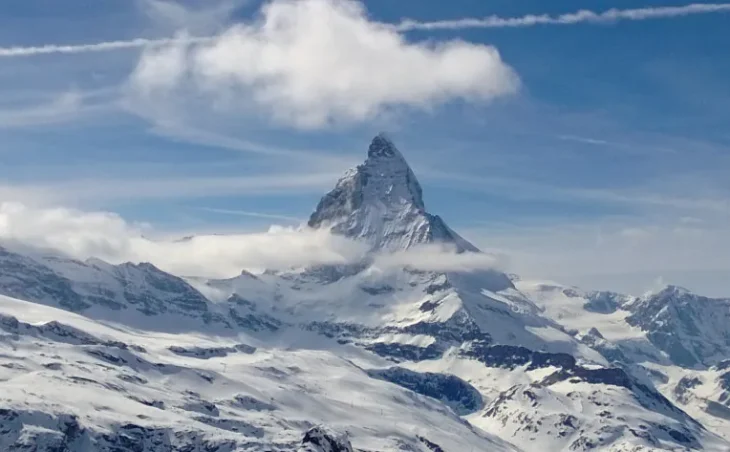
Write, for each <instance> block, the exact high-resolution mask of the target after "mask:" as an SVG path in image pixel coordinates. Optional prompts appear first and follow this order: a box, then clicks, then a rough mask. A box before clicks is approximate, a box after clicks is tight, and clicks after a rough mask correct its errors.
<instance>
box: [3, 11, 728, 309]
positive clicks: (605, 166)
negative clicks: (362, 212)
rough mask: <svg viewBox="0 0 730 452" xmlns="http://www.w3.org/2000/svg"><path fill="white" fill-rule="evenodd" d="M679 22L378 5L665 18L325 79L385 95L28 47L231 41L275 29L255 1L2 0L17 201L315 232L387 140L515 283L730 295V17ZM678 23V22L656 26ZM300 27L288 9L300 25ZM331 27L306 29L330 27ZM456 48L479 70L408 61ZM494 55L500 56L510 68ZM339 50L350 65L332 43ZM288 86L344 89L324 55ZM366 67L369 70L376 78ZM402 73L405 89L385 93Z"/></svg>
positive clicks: (216, 58) (127, 52) (170, 222)
mask: <svg viewBox="0 0 730 452" xmlns="http://www.w3.org/2000/svg"><path fill="white" fill-rule="evenodd" d="M312 1H314V2H315V3H317V2H318V0H312ZM274 3H275V4H277V3H278V4H281V5H285V4H287V3H288V2H284V1H278V2H276V1H275V2H274ZM319 3H321V5H320V6H322V5H325V6H326V5H330V6H332V5H337V4H340V6H341V4H344V3H345V2H337V1H334V0H333V1H323V0H322V1H319ZM347 4H348V5H349V6H352V5H354V4H355V3H354V2H353V1H350V2H347ZM683 5H685V3H683V2H679V1H670V0H667V1H664V2H658V1H644V2H641V3H640V4H637V3H636V2H635V1H634V2H629V1H595V2H591V4H590V5H586V4H585V2H578V1H556V2H549V3H545V2H538V1H518V2H515V1H506V0H493V1H489V2H486V1H476V0H453V1H450V2H422V1H415V0H404V1H398V2H393V1H390V0H370V1H367V2H365V4H364V5H362V4H361V6H360V8H361V11H360V14H361V17H360V19H361V20H362V21H363V22H364V23H366V24H371V25H372V24H376V25H372V26H381V25H382V24H383V23H385V24H398V23H401V21H402V20H404V19H412V20H415V21H418V22H434V21H444V20H458V19H462V18H477V19H478V18H484V17H486V16H492V15H494V16H498V17H500V18H514V17H517V18H519V17H524V16H526V15H540V14H548V15H551V16H558V15H561V14H566V13H574V12H576V11H578V10H580V9H585V8H588V9H590V10H591V11H594V12H596V13H601V12H603V11H606V10H609V9H612V8H615V9H617V10H627V9H633V10H636V9H637V8H646V10H644V13H641V14H644V15H648V16H650V17H644V20H614V21H603V22H601V21H596V20H588V21H577V22H575V23H567V24H542V25H534V26H523V27H499V28H470V27H464V26H459V25H458V24H456V25H454V26H452V27H447V28H448V29H425V30H423V29H421V30H410V31H399V32H396V31H392V33H393V34H394V35H395V36H399V38H400V39H401V40H402V41H401V42H400V43H398V44H397V48H396V47H394V48H389V50H388V52H390V53H388V54H387V55H390V56H386V53H385V51H384V53H383V55H384V57H383V59H382V60H381V59H379V58H378V57H377V53H376V54H375V56H373V55H368V56H363V57H362V58H360V56H359V55H357V54H356V52H357V51H358V48H357V47H355V48H353V50H352V57H353V59H352V60H348V61H352V62H355V63H357V62H358V61H364V60H366V59H367V58H370V59H368V60H367V65H365V66H363V65H362V64H360V66H355V67H349V66H348V64H349V63H348V62H344V63H342V62H333V63H332V64H334V65H335V66H333V67H334V68H335V69H337V71H338V72H337V74H343V75H342V76H341V77H340V76H332V80H330V81H329V82H328V83H326V84H325V85H327V84H330V85H336V84H337V83H338V81H341V80H345V81H346V80H347V77H349V76H352V77H354V78H353V80H355V81H356V82H358V83H363V85H362V86H361V87H360V88H362V87H364V88H368V89H358V90H353V89H346V88H343V90H342V91H341V92H340V91H329V87H328V86H322V84H321V83H319V82H312V83H314V84H311V83H310V84H309V85H307V84H302V83H299V82H297V81H295V82H287V83H286V84H281V83H279V82H272V81H271V79H270V78H266V77H269V74H268V73H266V68H258V69H257V71H258V72H255V73H254V72H251V71H253V69H250V68H248V66H245V65H244V66H243V67H238V66H237V67H236V68H233V69H232V68H230V67H228V66H227V65H229V66H230V65H231V64H234V63H235V62H236V61H237V58H240V54H239V53H236V52H238V51H239V50H240V49H238V48H237V47H236V45H238V44H241V42H240V41H236V40H235V39H230V40H228V41H225V42H223V43H222V44H225V45H226V47H225V48H224V47H222V44H221V41H216V42H217V43H218V44H221V47H219V50H220V49H223V50H221V51H220V52H218V53H216V54H212V53H209V54H207V55H206V58H207V59H205V60H201V61H203V63H201V62H198V63H196V64H197V66H196V67H195V68H193V69H190V68H189V67H188V68H187V69H185V71H186V73H185V74H184V77H185V79H184V80H183V81H180V82H171V80H172V79H174V78H175V77H177V75H179V72H180V71H179V68H176V66H175V65H176V64H178V63H179V62H180V61H179V58H178V59H175V58H176V56H175V55H173V53H174V50H175V49H172V50H170V49H168V48H167V47H164V46H163V47H159V46H157V47H152V48H143V47H133V48H126V49H117V50H106V51H94V52H91V51H78V52H75V53H67V52H61V51H49V52H48V53H44V54H35V53H34V52H33V51H32V49H31V48H33V47H37V46H43V45H56V46H65V45H67V46H84V45H94V44H98V43H104V42H111V41H124V42H126V41H130V40H133V39H139V38H144V39H149V40H156V39H162V38H169V37H173V36H176V35H178V34H179V33H181V32H183V31H184V32H186V33H187V35H188V36H190V35H193V36H217V35H219V34H220V33H224V36H229V35H225V33H226V32H230V29H231V27H234V29H235V27H239V30H240V27H249V28H246V29H250V27H254V25H252V24H253V23H257V22H256V21H258V23H260V22H261V21H263V20H265V19H262V14H264V13H262V12H261V9H260V8H261V3H260V2H253V1H237V2H234V1H222V2H203V1H185V2H183V1H181V2H163V1H156V0H136V1H124V2H122V1H112V0H104V1H98V2H91V3H89V2H85V1H80V0H68V1H65V2H57V1H52V0H29V1H22V2H21V1H9V2H2V4H0V55H1V56H0V137H2V143H3V146H2V149H1V150H0V175H1V179H0V197H1V198H2V199H0V200H2V201H20V202H23V203H26V204H33V205H36V204H37V205H42V206H43V205H48V206H50V205H64V206H71V207H75V208H79V209H82V210H88V211H95V210H104V211H112V212H117V213H119V214H120V215H121V216H123V217H124V218H125V219H126V220H128V221H130V222H146V223H151V224H153V225H154V227H155V228H156V229H159V230H162V231H171V232H175V233H178V232H179V233H180V234H183V233H186V234H187V233H192V232H212V231H220V232H228V231H257V230H262V229H265V228H266V227H268V225H270V224H272V223H277V224H296V222H297V219H305V218H306V217H307V216H308V215H309V213H310V212H311V210H312V209H313V207H314V206H315V205H316V202H317V201H318V199H319V197H320V196H321V195H322V194H323V193H324V192H325V191H327V189H328V188H329V187H330V186H332V185H333V184H334V182H335V181H336V179H337V177H338V175H339V174H340V173H341V172H342V171H343V170H345V169H346V168H348V167H349V166H352V165H354V164H357V163H358V162H359V161H360V160H362V159H363V157H364V154H365V149H366V147H367V144H368V142H369V140H370V139H371V137H372V136H373V135H374V134H375V133H377V132H379V131H381V130H384V131H387V132H388V133H389V134H390V135H391V136H392V137H393V138H394V140H395V141H396V143H397V145H398V146H399V148H400V149H401V150H402V152H403V153H404V154H405V156H406V158H407V159H408V160H409V162H410V163H411V164H412V166H413V167H414V170H415V171H416V173H417V175H418V176H419V179H420V180H421V183H422V185H423V186H424V191H425V198H426V203H427V205H428V207H429V210H431V211H432V212H434V213H438V214H440V215H441V216H443V217H444V218H446V219H447V221H448V222H449V223H450V225H451V226H452V227H453V228H455V229H457V230H459V231H461V232H463V233H464V235H466V236H467V237H468V238H470V239H472V240H473V241H475V242H476V243H478V244H479V245H480V246H481V247H483V248H485V249H490V250H496V251H499V252H503V253H505V254H506V255H507V256H508V257H509V260H510V262H511V269H512V270H514V271H516V272H519V273H524V274H526V275H528V276H529V277H546V278H553V279H559V280H561V281H565V282H568V283H575V284H582V285H586V286H588V287H596V288H608V287H610V288H615V289H617V290H628V291H634V292H636V291H640V290H644V289H648V288H650V287H652V285H654V284H658V283H662V282H666V283H669V282H672V283H677V284H680V285H686V286H689V287H690V288H692V289H695V290H698V291H700V292H705V293H710V294H726V295H728V294H730V283H728V282H727V281H728V280H730V278H728V275H729V274H730V259H728V258H727V256H728V254H730V232H729V231H730V228H729V226H730V221H729V220H730V197H729V195H730V182H728V181H730V177H728V176H730V174H729V173H730V152H729V151H730V131H729V129H728V127H727V124H728V123H730V84H729V83H727V80H728V74H730V53H729V51H728V50H727V43H728V42H730V26H728V25H730V7H728V6H727V5H725V6H724V7H723V8H725V9H724V10H723V9H718V10H714V11H709V10H708V11H703V12H702V13H696V14H689V13H687V12H686V11H684V10H682V9H681V7H682V6H683ZM716 5H717V4H716ZM668 7H680V8H678V9H675V10H674V12H670V13H667V14H666V16H671V17H651V14H652V13H651V12H652V11H661V10H665V11H666V10H667V9H666V8H668ZM297 11H299V10H295V9H285V8H282V11H280V12H281V14H282V15H283V16H285V17H286V18H287V20H295V19H296V17H291V15H295V16H296V14H299V13H298V12H297ZM312 11H314V10H312ZM312 11H310V12H309V13H310V14H313V15H312V16H311V17H310V16H306V17H305V18H306V19H308V20H311V22H317V21H319V20H324V19H322V17H323V15H321V14H314V13H312ZM317 11H319V10H317ZM323 11H324V10H323ZM326 11H329V10H326ZM647 11H648V13H647ZM287 14H288V15H287ZM302 14H307V12H306V11H304V12H302ZM328 14H329V13H328ZM353 14H355V15H357V13H353ZM327 17H329V16H327ZM315 25H316V26H318V27H320V29H321V28H322V27H327V26H328V25H331V23H330V22H327V21H323V22H322V23H321V24H316V23H315ZM425 28H428V27H425ZM367 30H369V29H365V31H367ZM249 31H250V30H249ZM340 32H342V31H336V30H335V31H333V35H332V36H337V34H336V33H340ZM267 36H269V35H266V34H265V33H261V34H260V35H258V38H260V39H263V38H267ZM455 40H458V41H459V42H462V44H463V45H464V46H465V47H464V48H465V49H468V50H470V51H474V52H476V53H474V56H473V57H470V56H469V55H467V56H463V55H462V56H459V55H451V56H450V57H449V58H452V57H453V60H449V61H450V62H451V63H452V64H449V65H447V66H448V67H447V68H442V69H441V71H442V73H438V71H437V70H436V69H434V73H433V74H429V73H428V72H429V71H430V66H428V65H426V66H423V65H422V64H426V63H419V62H418V61H420V60H417V59H413V61H411V60H410V59H409V57H407V55H409V54H408V53H407V52H408V49H410V48H411V47H410V46H415V45H420V46H423V47H424V48H427V49H430V50H427V51H424V52H425V53H424V55H426V56H427V57H428V58H431V59H430V60H424V61H426V62H428V61H432V62H433V64H434V65H435V64H437V63H438V62H439V61H442V60H439V58H442V57H443V59H444V60H445V58H446V57H445V56H444V55H441V56H434V55H435V54H434V53H433V52H436V51H435V50H433V49H435V48H438V47H439V46H440V45H443V44H444V43H448V42H454V41H455ZM348 42H349V41H348V40H347V39H345V37H343V39H342V43H343V44H342V45H343V46H344V45H345V44H346V43H348ZM424 43H427V44H424ZM187 45H192V46H194V45H195V44H186V46H187ZM316 45H317V44H316V43H314V44H312V46H309V47H306V48H305V50H308V51H311V50H312V49H315V51H316V49H317V48H316ZM324 45H325V46H328V45H329V44H324ZM428 46H430V47H428ZM484 46H493V48H496V49H497V50H498V51H499V55H500V57H499V59H498V60H497V62H498V63H499V64H496V63H495V59H494V58H493V56H489V55H487V53H486V51H485V50H484V49H485V48H486V47H484ZM168 47H169V46H168ZM173 47H175V48H179V47H180V46H179V45H177V44H176V45H174V46H173ZM10 48H19V51H18V52H16V54H15V55H13V54H12V52H10V51H9V49H10ZM1 49H5V50H6V52H3V51H2V50H1ZM24 49H25V50H24ZM185 49H188V47H185ZM178 50H179V49H178ZM188 50H189V49H188ZM188 50H185V51H186V52H187V51H188ZM259 50H260V49H259ZM294 50H299V49H298V48H295V49H294ZM331 50H340V49H331V48H329V47H326V48H323V49H322V51H323V52H326V51H331ZM165 52H167V53H165ZM221 52H223V53H221ZM348 52H349V50H348ZM404 52H405V53H404ZM429 52H431V53H429ZM18 53H19V54H18ZM296 54H298V55H300V56H301V52H296ZM186 55H187V54H186ZM177 57H179V55H177ZM165 58H168V59H167V60H165ZM424 58H425V57H424ZM479 58H482V59H483V62H484V65H483V66H479V65H477V64H476V63H474V61H476V60H478V59H479ZM490 58H491V59H490ZM232 61H233V62H234V63H231V62H232ZM492 63H494V64H495V65H496V67H497V68H496V69H494V70H492V69H493V68H492V66H489V67H487V65H488V64H492ZM145 64H148V66H149V67H152V68H153V69H154V78H149V77H147V75H148V74H147V75H145V74H146V73H144V68H145V67H147V66H144V65H145ZM186 64H187V63H186ZM407 64H411V66H408V65H407ZM419 64H421V66H419ZM401 66H402V67H401ZM210 67H213V68H214V69H213V70H209V69H210ZM423 67H428V68H429V70H426V71H424V70H422V68H423ZM414 68H415V69H414ZM419 68H420V69H419ZM454 68H456V69H454ZM490 68H492V69H490ZM500 68H501V69H504V68H506V69H505V70H510V71H512V72H511V75H510V74H507V73H504V72H499V71H500V70H501V69H500ZM285 70H286V71H288V72H286V75H287V76H291V75H294V76H295V77H302V78H303V79H305V80H306V79H307V77H310V76H312V77H318V80H322V79H325V80H326V78H327V77H328V74H319V73H314V74H313V73H312V71H313V70H316V68H314V69H313V68H312V67H310V66H307V65H306V62H304V63H302V64H301V65H299V66H296V67H289V66H287V67H286V69H285ZM211 71H212V72H211ZM216 71H217V72H216ZM236 71H238V72H236ZM241 71H243V72H241ZM297 71H299V72H297ZM453 71H456V72H457V73H456V74H455V73H453ZM460 71H461V72H463V73H465V74H467V75H463V74H462V73H459V72H460ZM470 71H471V72H470ZM354 72H357V73H363V72H369V73H370V75H368V76H367V77H366V79H365V81H363V79H362V78H361V77H360V76H359V75H357V74H355V75H352V73H354ZM232 73H235V76H236V77H249V78H251V77H254V78H255V80H256V82H255V83H253V84H252V83H248V82H246V83H244V84H243V85H242V86H236V87H234V88H230V87H229V86H228V85H230V84H235V83H239V82H238V81H235V80H240V79H235V80H234V81H233V82H232V81H231V80H233V79H232V78H231V74H232ZM470 73H473V76H471V77H468V74H470ZM211 74H213V75H211ZM221 74H223V75H225V77H224V76H223V75H221ZM348 74H350V75H348ZM383 74H388V77H391V79H390V81H391V82H392V84H396V83H403V87H404V88H403V90H402V91H403V92H398V91H397V90H396V91H394V90H393V89H389V88H387V87H383V86H381V84H377V83H375V82H373V84H372V85H370V84H369V83H370V82H369V79H372V80H377V79H378V77H379V76H383ZM439 74H441V75H439ZM401 76H402V77H404V80H400V81H398V80H396V79H395V77H401ZM226 77H227V78H226ZM409 77H412V83H410V82H409V80H408V78H409ZM201 80H202V82H201ZM247 80H248V79H247ZM343 83H344V82H343ZM223 85H225V87H223ZM262 86H265V88H266V89H264V88H262ZM398 86H400V85H398ZM272 87H273V88H275V89H277V90H278V91H277V92H275V93H272V92H271V90H272V89H273V88H272ZM311 88H315V89H314V90H312V89H311ZM308 91H312V92H311V93H310V92H308ZM332 92H334V93H336V95H335V96H334V97H335V98H332V96H329V97H328V96H327V93H332ZM321 93H325V94H324V95H323V96H322V98H321V99H320V98H316V97H314V96H315V95H318V94H321ZM310 94H311V96H310ZM287 96H289V97H287ZM292 96H300V98H301V99H299V100H298V101H296V102H294V101H292V100H291V97H292ZM347 96H352V100H350V99H349V98H348V97H347ZM262 99H264V100H262ZM312 107H314V108H312ZM360 107H362V109H360ZM320 114H321V115H323V116H322V117H321V118H320V116H318V115H320Z"/></svg>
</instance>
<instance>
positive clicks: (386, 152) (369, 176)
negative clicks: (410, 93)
mask: <svg viewBox="0 0 730 452" xmlns="http://www.w3.org/2000/svg"><path fill="white" fill-rule="evenodd" d="M309 226H310V227H313V228H322V227H325V228H331V230H332V232H333V233H336V234H342V235H345V236H347V237H350V238H353V239H359V240H364V241H367V242H369V243H370V244H371V245H372V246H373V248H374V249H385V250H391V251H395V250H403V249H408V248H411V247H413V246H415V245H420V244H425V243H445V244H448V245H451V246H454V247H455V248H456V250H457V251H459V252H463V251H478V249H477V248H476V247H475V246H474V245H472V244H471V243H469V242H468V241H466V240H465V239H463V238H462V237H460V236H459V235H458V234H457V233H456V232H454V231H453V230H451V228H449V227H448V226H447V225H446V223H444V221H443V220H442V219H441V218H440V217H439V216H437V215H431V214H430V213H428V212H427V211H426V205H425V203H424V201H423V191H422V189H421V185H420V184H419V183H418V179H417V178H416V175H415V174H414V173H413V170H411V167H410V166H409V165H408V162H406V160H405V158H404V157H403V155H402V154H401V153H400V151H398V149H397V148H396V146H395V144H393V142H392V141H391V140H390V139H389V138H388V137H387V136H386V135H385V134H383V133H381V134H379V135H378V136H376V137H375V138H373V141H372V142H371V143H370V147H369V148H368V157H367V159H366V160H365V162H364V163H363V164H361V165H358V166H357V167H355V168H352V169H350V170H348V171H347V172H346V173H345V175H344V176H343V177H342V178H341V179H340V180H339V181H338V182H337V185H336V186H335V188H334V189H333V190H332V191H330V192H329V193H327V194H326V195H325V196H324V197H323V198H322V200H321V201H320V202H319V205H318V206H317V209H316V210H315V212H314V213H313V214H312V216H311V217H310V219H309Z"/></svg>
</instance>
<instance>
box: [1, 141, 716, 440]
mask: <svg viewBox="0 0 730 452" xmlns="http://www.w3.org/2000/svg"><path fill="white" fill-rule="evenodd" d="M309 226H310V227H313V228H327V229H329V230H331V231H332V233H334V234H340V235H344V236H345V237H347V238H350V239H354V240H361V241H363V242H364V243H366V244H368V245H369V246H370V250H371V252H370V253H369V254H367V255H366V256H363V257H362V259H360V260H358V261H357V262H350V263H348V264H346V265H339V266H319V267H311V268H304V269H292V270H290V271H266V272H263V273H261V274H257V275H253V274H251V273H248V272H242V274H241V275H240V276H238V277H236V278H232V279H226V280H206V279H203V278H195V277H188V278H185V279H181V278H179V277H177V276H173V275H170V274H167V273H165V272H163V271H161V270H159V269H157V268H156V267H154V266H152V265H150V264H138V265H132V264H123V265H118V266H115V265H109V264H106V263H104V262H100V261H98V260H95V259H92V260H89V261H86V262H79V261H75V260H73V259H68V258H60V257H58V256H49V255H45V254H34V253H24V252H22V251H17V252H12V251H9V250H7V249H3V248H0V294H1V295H0V400H1V401H2V404H1V405H0V450H12V451H70V452H76V451H95V450H100V451H110V452H111V451H114V452H127V451H130V452H131V451H134V452H151V451H158V450H162V451H187V452H193V451H219V452H224V451H293V450H299V451H308V452H330V451H332V452H336V451H338V452H349V451H350V450H353V451H359V452H390V451H410V452H461V451H472V450H473V451H500V450H525V451H531V450H537V449H539V450H542V451H544V452H550V451H586V450H609V451H658V450H677V451H685V450H710V451H727V450H730V444H729V443H728V442H726V441H725V440H723V439H722V438H721V437H720V436H718V435H717V434H716V433H722V432H721V430H722V429H723V428H725V427H724V425H725V424H723V423H722V422H724V421H721V420H717V419H719V418H718V417H717V413H723V412H724V411H722V410H721V409H720V408H719V407H718V406H717V404H726V403H725V402H727V400H728V397H727V388H726V387H725V386H724V385H725V384H726V378H725V374H724V373H723V370H724V366H725V364H724V363H723V362H720V361H718V360H719V359H721V358H722V357H723V355H724V354H725V353H726V349H725V348H724V344H725V343H724V342H723V338H727V337H730V330H728V329H727V328H725V327H724V326H723V322H722V321H718V320H717V319H718V318H719V319H722V318H723V317H721V316H722V315H723V313H724V311H723V309H724V306H725V305H724V304H722V303H720V304H717V303H715V301H713V300H706V299H702V300H699V302H697V303H700V304H697V303H695V298H693V297H691V296H689V295H688V294H685V293H679V292H677V293H674V292H666V293H660V294H656V296H647V297H644V298H634V297H626V296H622V295H617V294H608V293H583V292H580V291H578V290H577V289H573V288H565V287H562V286H558V285H544V284H530V283H523V282H520V281H518V282H517V283H514V282H513V280H512V279H511V278H509V277H508V276H507V275H505V274H504V273H502V272H500V271H499V270H498V269H492V268H484V267H482V266H478V267H476V268H474V269H472V270H473V271H466V270H464V269H463V268H461V267H459V268H458V271H455V267H454V266H453V265H444V266H443V268H442V267H440V266H439V264H441V263H442V262H426V263H425V264H428V265H418V264H424V262H416V263H415V264H409V265H406V266H405V267H404V268H399V267H396V266H393V265H383V260H382V257H383V256H386V257H387V256H388V255H389V253H395V255H397V256H403V255H410V256H411V257H412V256H413V255H414V254H408V253H414V252H416V254H415V256H418V257H420V259H422V260H423V259H427V258H428V256H429V254H428V253H423V252H421V251H419V250H423V249H424V248H423V247H433V246H436V247H439V248H441V247H443V248H444V249H451V250H453V251H454V253H457V254H455V255H454V254H452V255H450V257H454V256H456V257H458V258H459V259H466V260H465V261H466V262H474V260H473V259H472V258H473V257H475V256H476V257H480V256H483V255H481V254H480V251H479V250H478V249H477V248H476V247H475V246H473V245H472V244H470V243H469V242H468V241H466V240H465V239H464V238H462V237H460V236H459V235H458V234H457V233H456V232H454V231H453V230H452V229H450V228H449V227H448V226H447V225H446V223H445V222H444V221H443V220H442V219H441V218H440V217H438V216H436V215H432V214H431V213H429V212H428V211H427V210H426V204H425V202H424V198H423V193H422V190H421V187H420V185H419V183H418V181H417V180H416V177H415V175H414V174H413V171H412V170H411V169H410V167H409V166H408V164H407V163H406V161H405V159H404V158H403V155H402V154H401V153H400V152H399V151H398V150H397V149H396V148H395V146H394V145H393V143H392V142H391V141H390V140H388V139H387V138H386V137H385V136H382V135H380V136H378V137H376V138H375V139H374V140H373V142H372V143H371V145H370V147H369V150H368V156H367V159H366V161H365V162H364V163H363V164H362V165H360V166H358V167H356V168H354V169H353V170H351V171H348V172H347V173H346V174H345V176H344V177H343V178H342V179H340V181H339V182H338V183H337V185H336V187H335V189H334V190H332V191H331V192H330V193H328V194H327V195H325V197H324V198H323V199H322V201H321V202H320V203H319V205H318V206H317V208H316V210H315V212H314V213H313V214H312V217H311V218H310V221H309ZM427 249H431V248H427ZM398 253H401V254H398ZM418 253H421V254H418ZM406 261H407V260H404V261H403V262H406ZM425 269H428V270H425ZM695 306H699V308H698V309H693V310H690V311H687V309H689V307H695ZM687 312H690V313H691V315H690V316H689V317H688V316H687V315H685V313H687ZM706 316H713V317H714V318H713V319H708V320H707V324H708V325H712V328H710V329H707V330H706V331H703V330H701V329H698V328H697V327H696V326H697V325H700V324H702V322H703V321H704V319H703V317H706ZM667 325H673V326H676V328H677V329H678V335H676V336H673V333H672V329H671V328H667ZM685 340H687V341H689V342H690V343H689V344H688V348H687V347H685V350H687V351H688V352H689V353H690V354H689V355H687V354H684V353H680V354H679V355H677V354H676V353H673V352H674V351H676V350H678V348H677V347H676V343H677V341H679V342H682V341H685ZM703 344H708V347H707V348H703V347H702V345H703ZM677 357H681V358H682V359H683V360H682V361H678V359H677ZM690 358H691V359H690ZM708 366H715V367H713V368H710V367H708ZM690 367H692V368H691V369H690ZM690 372H695V373H699V374H701V377H702V378H701V379H700V380H692V379H691V378H692V376H691V375H690ZM685 377H687V378H685ZM680 383H681V384H680ZM675 388H679V389H677V390H676V391H675ZM723 388H725V389H723ZM680 389H681V390H682V391H679V390H680ZM710 402H713V403H715V404H712V403H710ZM702 404H704V405H702ZM703 407H710V409H712V410H713V411H712V413H714V414H712V413H710V412H709V411H707V410H706V409H704V408H703ZM688 413H689V414H688ZM708 416H712V417H711V418H710V417H708ZM698 420H699V422H698ZM705 420H707V421H708V422H705ZM710 421H711V422H710ZM708 426H709V427H711V428H712V431H711V430H708V429H707V428H706V427H708Z"/></svg>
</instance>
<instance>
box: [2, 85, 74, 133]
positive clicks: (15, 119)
mask: <svg viewBox="0 0 730 452" xmlns="http://www.w3.org/2000/svg"><path fill="white" fill-rule="evenodd" d="M82 106H83V100H82V96H81V95H80V94H79V93H76V92H74V91H68V92H65V93H61V94H59V95H58V96H57V97H56V98H54V99H52V100H51V101H49V102H45V103H42V104H38V105H31V106H21V107H17V108H12V109H2V110H0V129H1V128H22V127H33V126H38V125H46V124H55V123H59V122H64V121H68V120H71V119H74V118H75V117H76V116H77V115H78V114H79V113H80V111H81V109H82Z"/></svg>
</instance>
